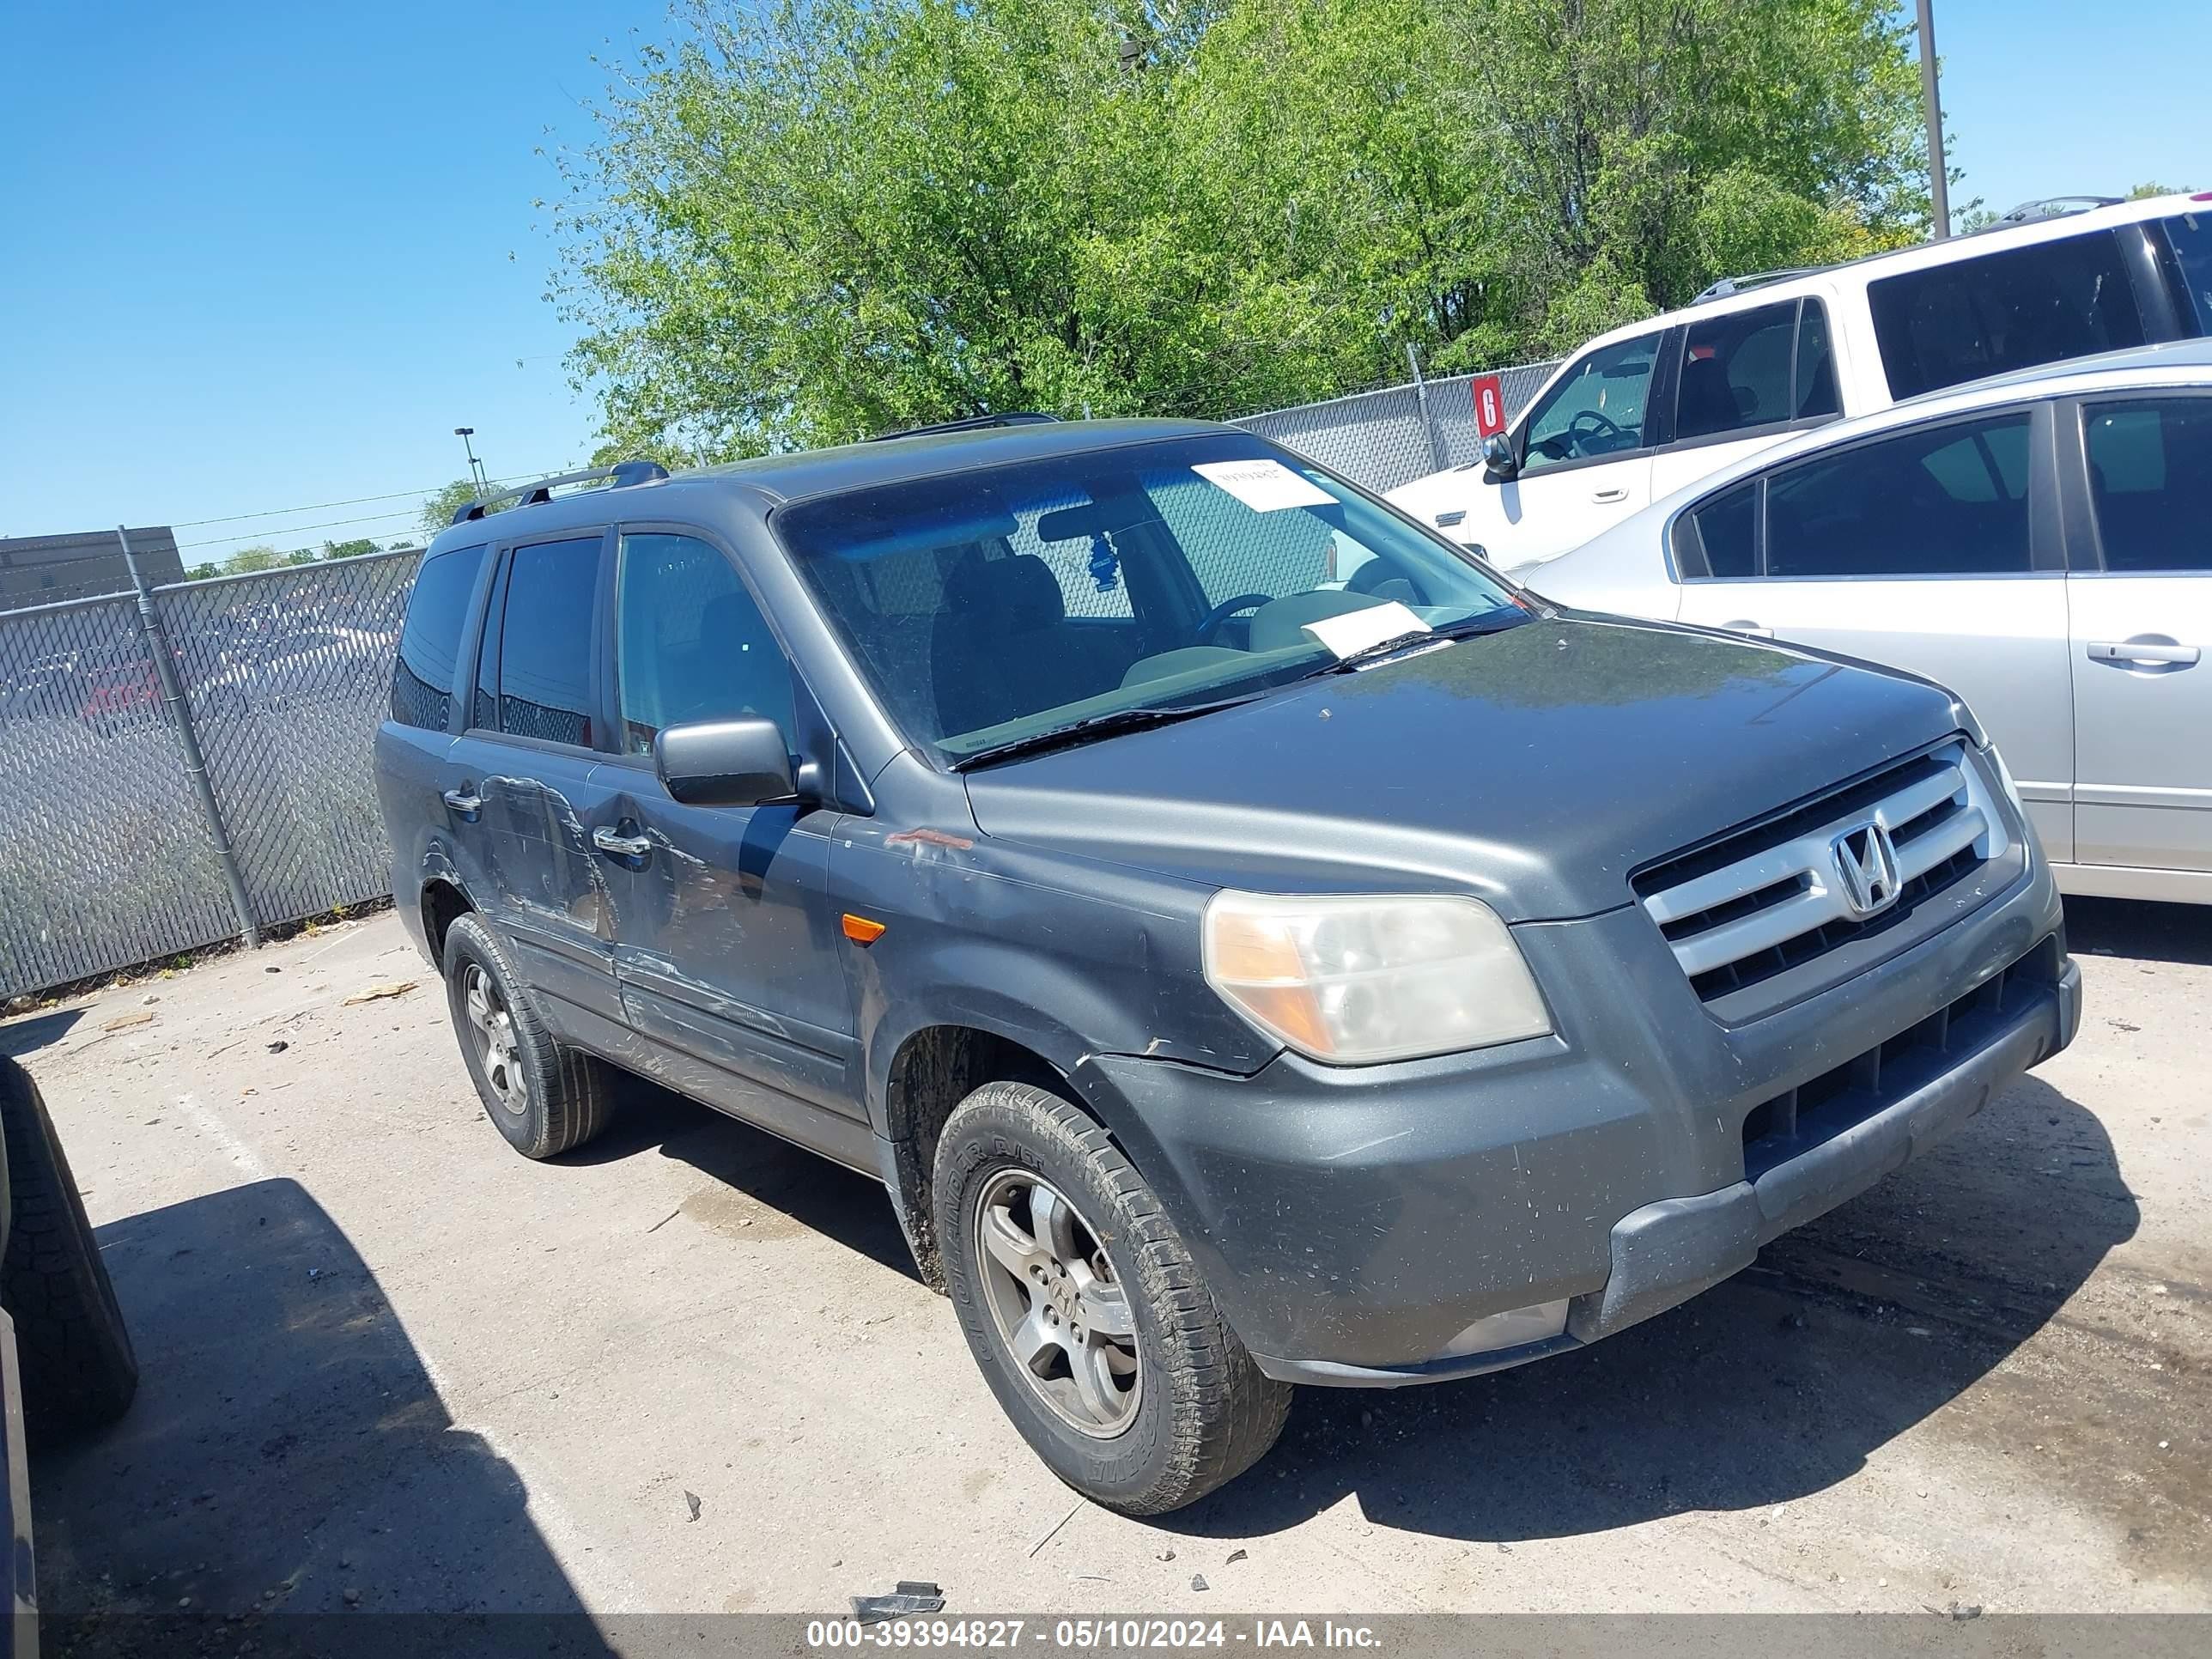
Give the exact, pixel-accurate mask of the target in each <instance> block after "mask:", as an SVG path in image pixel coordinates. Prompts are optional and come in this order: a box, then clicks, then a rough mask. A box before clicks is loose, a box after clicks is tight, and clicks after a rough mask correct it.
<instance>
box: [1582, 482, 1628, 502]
mask: <svg viewBox="0 0 2212 1659" xmlns="http://www.w3.org/2000/svg"><path fill="white" fill-rule="evenodd" d="M1590 499H1591V500H1592V501H1626V500H1627V499H1628V486H1627V485H1626V484H1615V485H1614V486H1613V488H1612V489H1593V490H1591V491H1590Z"/></svg>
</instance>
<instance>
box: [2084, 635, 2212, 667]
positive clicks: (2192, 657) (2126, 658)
mask: <svg viewBox="0 0 2212 1659" xmlns="http://www.w3.org/2000/svg"><path fill="white" fill-rule="evenodd" d="M2202 656H2203V652H2202V651H2201V650H2199V649H2198V648H2197V647H2196V646H2193V645H2176V644H2175V643H2174V642H2173V641H2172V640H2169V639H2148V638H2140V639H2132V640H2092V641H2089V660H2090V661H2091V662H2112V663H2118V664H2119V665H2122V666H2123V667H2126V666H2128V665H2132V664H2135V663H2143V664H2146V665H2148V664H2151V663H2162V664H2164V665H2166V666H2167V667H2169V668H2186V667H2188V666H2189V665H2191V663H2193V662H2195V661H2197V659H2199V658H2200V657H2202Z"/></svg>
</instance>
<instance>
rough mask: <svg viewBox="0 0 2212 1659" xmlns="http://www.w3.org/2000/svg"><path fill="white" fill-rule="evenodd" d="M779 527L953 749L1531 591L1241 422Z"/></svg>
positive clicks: (1467, 615)
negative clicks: (1233, 428)
mask: <svg viewBox="0 0 2212 1659" xmlns="http://www.w3.org/2000/svg"><path fill="white" fill-rule="evenodd" d="M770 523H771V526H772V528H773V529H774V530H775V533H776V535H777V537H778V538H780V539H781V541H782V543H783V544H784V546H785V548H786V550H787V551H788V552H789V553H790V555H791V556H792V559H793V562H794V563H795V564H796V566H797V567H798V568H799V572H800V573H801V574H802V575H803V576H804V578H805V580H806V582H807V583H808V585H809V586H811V588H812V590H813V592H814V594H815V596H816V599H817V601H818V602H819V604H820V605H821V606H822V609H823V611H824V613H825V614H826V615H827V616H828V617H829V619H830V621H831V623H833V625H834V626H835V627H836V629H838V631H839V632H840V633H841V634H842V635H843V638H844V641H845V643H846V645H847V646H848V648H849V650H850V651H851V653H852V655H853V656H854V659H855V660H856V661H857V662H858V664H859V665H860V669H861V671H862V672H863V673H865V674H866V676H867V678H868V679H869V681H870V682H871V684H872V685H873V686H874V688H875V690H876V693H877V696H878V697H879V698H880V699H881V701H882V702H883V704H884V708H885V709H886V710H887V711H888V712H889V713H890V715H891V717H892V718H893V719H894V720H896V722H897V723H898V725H899V726H900V727H901V728H902V730H903V732H905V733H906V735H907V736H908V738H909V739H911V740H914V741H916V742H919V743H921V744H926V745H927V746H928V747H929V748H930V749H931V750H933V751H934V752H935V753H936V755H937V756H938V757H939V759H940V760H941V761H944V762H945V763H950V764H955V765H957V764H958V763H961V761H963V759H964V758H966V757H970V756H975V755H980V754H981V753H983V752H984V751H985V750H997V749H1000V748H1002V747H1005V746H1006V745H1008V744H1021V743H1024V742H1026V741H1028V740H1030V739H1031V738H1038V737H1041V736H1042V735H1044V734H1047V733H1049V732H1055V731H1059V730H1062V729H1065V728H1067V727H1072V726H1077V725H1079V724H1080V723H1084V722H1087V721H1091V720H1099V719H1101V718H1102V717H1103V723H1116V722H1117V719H1118V717H1120V716H1122V715H1124V714H1127V713H1128V712H1130V711H1136V710H1145V709H1173V708H1184V707H1193V706H1196V705H1201V704H1209V703H1213V702H1220V701H1222V700H1224V699H1225V698H1228V697H1231V696H1236V695H1238V694H1241V693H1244V692H1253V693H1257V692H1259V691H1261V690H1266V689H1267V688H1268V687H1270V686H1272V685H1275V684H1283V683H1285V682H1287V681H1289V680H1292V679H1297V678H1303V677H1304V676H1305V675H1306V674H1308V673H1311V672H1314V671H1317V670H1319V669H1321V668H1322V667H1327V666H1331V665H1334V664H1335V663H1337V662H1338V661H1340V659H1344V658H1346V657H1349V656H1352V655H1353V654H1354V653H1357V652H1359V651H1361V650H1363V649H1365V648H1368V647H1373V646H1376V645H1377V644H1379V643H1381V642H1383V641H1387V640H1390V639H1394V638H1397V637H1400V636H1405V637H1407V639H1408V640H1409V641H1410V642H1412V643H1419V637H1418V636H1419V634H1420V633H1421V632H1422V631H1424V630H1429V631H1456V630H1457V629H1458V627H1459V625H1460V624H1463V623H1471V622H1473V621H1474V620H1476V619H1479V618H1482V617H1491V616H1493V615H1494V614H1495V613H1498V612H1501V611H1510V610H1511V607H1512V601H1511V599H1510V596H1509V595H1508V593H1507V592H1506V590H1505V589H1504V587H1503V586H1500V585H1499V584H1498V583H1497V582H1496V581H1494V580H1491V579H1490V578H1489V577H1487V576H1486V575H1485V574H1483V573H1482V572H1481V571H1480V569H1479V568H1476V567H1475V566H1474V565H1473V564H1472V563H1470V562H1468V561H1467V560H1466V559H1465V558H1464V557H1463V556H1461V555H1459V554H1458V553H1457V552H1455V550H1452V549H1451V548H1449V547H1448V546H1447V545H1446V544H1443V543H1442V542H1440V541H1437V540H1435V539H1433V538H1431V537H1429V536H1428V535H1426V534H1425V533H1424V532H1421V531H1419V530H1416V529H1414V528H1413V527H1412V526H1409V525H1407V523H1406V522H1405V521H1404V520H1401V519H1399V518H1398V517H1396V516H1395V514H1393V513H1390V512H1389V511H1388V510H1387V509H1385V508H1383V507H1380V506H1378V505H1376V503H1375V502H1373V501H1370V500H1369V499H1367V498H1366V497H1365V496H1364V495H1360V494H1359V493H1358V492H1357V491H1356V490H1353V489H1350V488H1349V487H1347V486H1346V485H1344V484H1341V483H1338V482H1336V481H1335V480H1334V479H1333V478H1331V477H1328V475H1327V474H1326V473H1323V472H1322V471H1318V470H1317V469H1315V468H1313V467H1310V466H1308V465H1304V463H1303V462H1301V461H1299V460H1298V459H1297V458H1296V457H1295V456H1293V455H1291V454H1290V453H1288V452H1286V451H1284V450H1280V449H1278V448H1276V447H1274V446H1273V445H1271V444H1268V443H1267V442H1265V441H1262V440H1261V439H1258V438H1255V437H1249V436H1247V435H1242V434H1235V433H1224V434H1221V435H1204V436H1200V437H1192V438H1172V439H1163V440H1156V441H1151V442H1140V443H1133V444H1125V445H1121V446H1117V447H1110V448H1099V449H1093V450H1089V451H1086V452H1084V453H1078V454H1073V455H1062V456H1054V457H1050V458H1048V459H1038V460H1031V461H1024V462H1018V463H1014V464H1011V465H1003V466H995V467H985V468H979V469H975V470H972V471H961V472H953V473H945V474H939V475H938V476H935V477H927V478H921V479H915V480H912V481H909V482H906V483H896V484H887V485H882V486H878V487H874V488H871V489H859V490H852V491H848V492H846V493H844V494H842V495H831V496H823V497H819V498H817V499H815V500H812V501H801V502H799V503H796V504H794V505H793V506H790V507H784V508H782V509H781V510H779V511H778V512H777V513H775V516H774V518H773V519H772V520H771V521H770ZM1356 613H1365V614H1356Z"/></svg>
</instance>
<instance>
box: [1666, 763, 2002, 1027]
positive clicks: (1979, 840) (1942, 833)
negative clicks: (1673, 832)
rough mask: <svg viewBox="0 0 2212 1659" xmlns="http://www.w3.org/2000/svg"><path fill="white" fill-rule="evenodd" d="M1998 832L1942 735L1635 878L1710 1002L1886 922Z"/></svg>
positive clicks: (1938, 885) (1996, 843)
mask: <svg viewBox="0 0 2212 1659" xmlns="http://www.w3.org/2000/svg"><path fill="white" fill-rule="evenodd" d="M2009 843H2010V835H2009V832H2008V830H2007V829H2006V827H2005V821H2004V818H2003V816H2002V814H2001V813H2000V812H1999V811H1997V807H1996V799H1995V797H1994V796H1993V795H1992V793H1990V788H1989V786H1988V784H1987V783H1986V782H1985V781H1984V778H1983V775H1982V773H1981V769H1980V768H1979V767H1978V765H1977V763H1975V761H1974V759H1973V757H1972V756H1971V755H1970V754H1969V753H1968V751H1967V748H1966V744H1965V743H1964V742H1963V741H1953V742H1951V743H1948V744H1944V745H1942V747H1940V748H1937V749H1934V750H1929V751H1927V752H1925V753H1923V754H1920V755H1917V756H1915V757H1912V758H1911V759H1910V760H1907V761H1904V762H1901V763H1899V764H1897V765H1896V766H1893V767H1889V768H1887V769H1884V770H1882V771H1881V772H1879V773H1876V774H1875V775H1873V776H1871V777H1869V778H1864V779H1861V780H1860V781H1857V783H1854V784H1851V785H1849V786H1847V787H1844V788H1843V789H1840V790H1837V791H1834V792H1832V793H1830V794H1828V795H1826V796H1823V797H1822V798H1820V799H1818V800H1815V801H1813V802H1811V803H1809V804H1808V805H1804V806H1802V807H1798V808H1796V809H1795V810H1793V811H1790V812H1787V813H1784V815H1783V816H1782V817H1779V818H1778V819H1774V820H1771V821H1770V822H1768V823H1764V824H1759V825H1754V826H1753V827H1752V828H1750V829H1746V830H1743V831H1741V832H1740V833H1738V834H1735V835H1733V836H1726V837H1723V839H1722V840H1721V841H1719V842H1716V843H1714V844H1713V845H1711V846H1710V847H1706V848H1699V849H1697V850H1696V851H1694V852H1692V853H1689V854H1684V855H1682V856H1680V857H1678V858H1674V859H1670V860H1667V861H1666V862H1665V863H1663V864H1662V865H1659V866H1656V867H1655V868H1653V869H1650V870H1647V871H1645V872H1643V873H1642V874H1641V875H1639V876H1638V878H1637V880H1636V883H1635V889H1636V892H1637V896H1638V897H1639V898H1640V899H1641V900H1642V901H1643V903H1644V909H1645V911H1646V912H1647V913H1648V914H1649V915H1650V917H1651V919H1652V921H1655V922H1656V923H1657V924H1658V925H1659V930H1660V932H1661V933H1662V934H1663V935H1664V936H1665V938H1666V939H1667V943H1668V946H1669V948H1670V949H1672V950H1673V951H1674V960H1675V961H1676V962H1678V963H1680V964H1681V968H1682V971H1683V972H1684V973H1685V974H1686V975H1689V976H1690V980H1691V981H1692V984H1693V985H1694V986H1695V987H1696V988H1697V990H1698V993H1699V995H1700V996H1702V997H1705V999H1707V1000H1711V999H1712V998H1714V997H1717V996H1722V995H1725V994H1728V993H1729V992H1730V991H1734V990H1736V989H1739V988H1741V987H1743V986H1746V985H1748V984H1751V983H1753V982H1755V981H1758V980H1759V979H1762V978H1765V977H1767V976H1769V975H1774V974H1778V973H1781V972H1784V971H1785V970H1787V969H1790V968H1794V967H1796V966H1797V965H1798V964H1800V963H1804V962H1808V961H1810V960H1812V959H1813V958H1814V957H1818V956H1820V955H1821V954H1822V953H1824V952H1826V951H1830V950H1832V949H1834V948H1835V947H1836V946H1838V945H1841V944H1843V943H1844V942H1845V941H1846V940H1849V939H1856V938H1858V937H1861V936H1862V935H1863V934H1865V933H1870V932H1874V931H1876V930H1878V929H1880V928H1883V927H1888V926H1891V925H1893V923H1894V922H1895V921H1899V920H1900V919H1902V918H1903V917H1905V916H1906V915H1911V912H1912V910H1913V909H1914V908H1916V907H1917V905H1919V904H1920V903H1921V902H1923V901H1924V900H1925V899H1927V898H1928V897H1929V896H1932V895H1934V894H1936V893H1938V892H1941V891H1942V890H1945V889H1947V888H1948V887H1950V886H1951V885H1952V884H1954V883H1956V882H1958V881H1960V880H1962V879H1964V878H1966V877H1967V876H1968V875H1970V874H1971V873H1972V872H1973V871H1974V870H1976V869H1978V868H1979V867H1980V866H1982V865H1984V864H1985V863H1987V862H1988V861H1989V860H1990V859H1992V858H1995V857H1996V856H1997V855H1998V854H2002V852H2004V851H2005V849H2006V848H2007V847H2008V845H2009Z"/></svg>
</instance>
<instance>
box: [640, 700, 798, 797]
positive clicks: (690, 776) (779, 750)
mask: <svg viewBox="0 0 2212 1659" xmlns="http://www.w3.org/2000/svg"><path fill="white" fill-rule="evenodd" d="M653 771H654V773H655V774H656V775H658V776H659V779H660V781H661V782H662V783H664V784H665V785H666V786H667V787H668V793H669V794H670V795H671V797H672V798H673V799H677V800H680V801H682V802H683V803H684V805H687V806H760V805H765V804H766V803H768V802H769V801H788V800H796V799H799V783H798V781H797V778H796V776H795V775H793V771H792V769H791V750H790V749H789V747H788V746H787V744H785V742H784V738H783V728H782V727H781V726H778V725H777V724H776V723H775V721H774V720H763V719H761V718H760V717H759V716H757V715H753V716H749V717H748V718H746V719H744V720H694V721H692V722H690V724H688V725H684V726H665V727H664V728H662V730H660V731H659V732H657V733H655V734H654V737H653Z"/></svg>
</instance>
